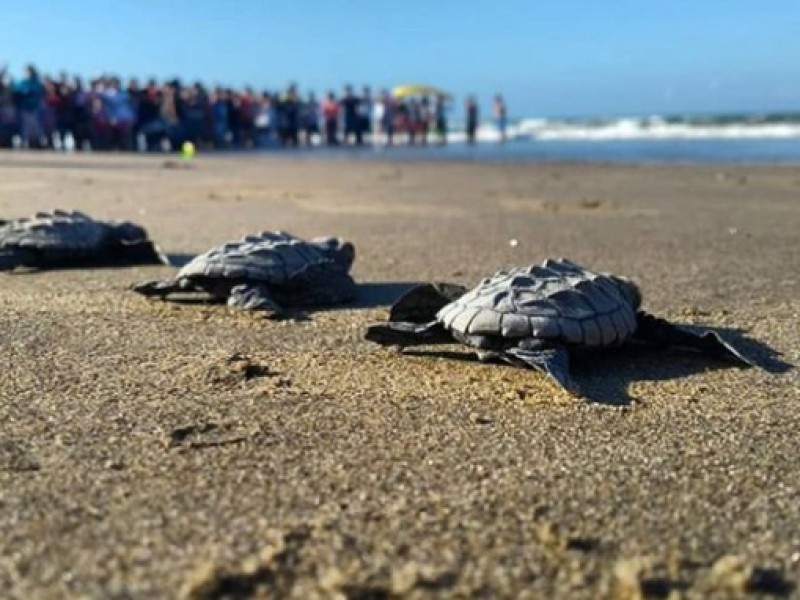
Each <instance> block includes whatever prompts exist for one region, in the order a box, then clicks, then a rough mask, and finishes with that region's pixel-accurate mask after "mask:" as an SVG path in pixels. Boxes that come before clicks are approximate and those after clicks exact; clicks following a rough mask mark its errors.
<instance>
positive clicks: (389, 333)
mask: <svg viewBox="0 0 800 600" xmlns="http://www.w3.org/2000/svg"><path fill="white" fill-rule="evenodd" d="M364 337H365V338H366V339H368V340H369V341H370V342H375V343H376V344H380V345H381V346H418V345H421V344H451V343H453V336H452V335H450V332H449V331H447V330H446V329H445V328H444V327H442V324H441V323H439V322H438V321H431V322H429V323H406V322H397V323H394V322H391V321H390V322H388V323H380V324H377V325H370V326H369V327H367V333H366V334H365V336H364Z"/></svg>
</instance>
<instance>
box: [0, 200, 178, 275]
mask: <svg viewBox="0 0 800 600" xmlns="http://www.w3.org/2000/svg"><path fill="white" fill-rule="evenodd" d="M160 262H161V263H167V264H168V263H169V261H168V260H167V258H166V257H165V256H164V255H163V254H162V253H161V252H160V251H159V249H158V248H157V247H156V246H155V244H153V242H152V241H150V240H149V239H148V237H147V232H146V231H145V230H144V228H143V227H140V226H139V225H136V224H135V223H130V222H128V221H107V222H106V221H97V220H95V219H92V218H91V217H89V216H87V215H85V214H83V213H82V212H78V211H65V210H53V211H52V212H38V213H36V214H35V215H33V216H32V217H28V218H24V219H13V220H9V221H5V220H0V271H10V270H13V269H16V268H17V267H31V268H37V269H47V268H64V267H78V266H93V265H112V264H142V263H160Z"/></svg>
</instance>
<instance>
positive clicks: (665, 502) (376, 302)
mask: <svg viewBox="0 0 800 600" xmlns="http://www.w3.org/2000/svg"><path fill="white" fill-rule="evenodd" d="M176 165H177V166H178V167H179V168H174V167H175V166H176ZM171 167H172V168H171ZM180 167H182V163H169V164H168V165H167V166H165V159H164V158H163V157H140V156H131V157H123V156H117V157H115V156H92V157H62V156H55V155H50V154H28V155H21V154H0V218H13V217H19V216H25V215H27V214H29V213H32V212H33V211H35V210H39V209H50V208H55V207H63V208H78V209H81V210H84V211H86V212H88V213H90V214H91V215H93V216H96V217H99V218H130V219H133V220H136V221H138V222H140V223H142V224H144V225H145V226H146V227H147V228H148V230H149V231H150V233H151V236H152V237H153V238H154V239H155V240H156V241H157V242H158V243H159V244H160V245H161V247H162V248H163V249H164V250H165V251H166V252H168V253H170V254H172V255H173V256H174V257H175V258H176V259H178V260H180V259H185V258H186V257H188V256H191V255H193V254H195V253H197V252H200V251H203V250H205V249H207V248H208V247H209V246H211V245H214V244H217V243H219V242H220V241H223V240H225V239H228V238H235V237H238V236H240V235H242V234H245V233H248V232H252V231H257V230H261V229H284V230H288V231H291V232H293V233H296V234H298V235H302V236H314V235H323V234H337V235H340V236H343V237H346V238H348V239H350V240H352V241H353V242H354V243H355V244H356V246H357V250H358V257H357V260H356V265H355V269H354V275H355V277H356V278H357V279H358V280H359V281H360V282H362V284H363V285H362V289H361V298H360V300H359V302H358V303H357V305H356V306H351V307H344V308H341V309H335V310H325V311H317V312H309V313H308V314H307V315H305V316H303V315H297V316H298V318H297V319H296V320H289V321H270V320H265V319H263V318H261V317H257V316H251V315H245V314H240V313H235V312H232V311H230V310H229V309H227V308H226V307H225V306H219V305H209V304H204V303H192V304H172V303H163V302H153V301H148V300H146V299H143V298H141V297H139V296H137V295H135V294H132V293H131V292H128V291H127V290H126V288H127V286H129V285H130V284H131V283H133V282H137V281H141V280H146V279H153V278H158V277H165V276H169V275H170V274H171V273H173V272H174V270H173V269H171V268H169V267H157V266H156V267H131V268H121V269H94V270H64V271H54V272H34V273H16V274H2V275H0V281H2V286H0V332H1V333H0V340H1V343H0V352H2V365H3V366H2V370H0V532H2V535H0V589H2V590H3V593H2V595H3V596H4V597H7V598H66V597H70V598H72V597H80V598H162V597H163V598H172V597H181V596H182V597H191V598H222V597H230V598H244V597H293V598H314V597H320V598H332V597H338V598H361V599H366V598H393V597H411V598H415V597H417V598H428V597H483V598H518V597H519V598H523V597H530V598H598V597H600V598H602V597H608V598H636V597H661V598H666V597H668V596H669V597H670V598H678V597H696V598H705V597H720V598H728V597H732V596H734V595H736V594H744V595H745V596H747V595H753V597H756V596H758V595H759V594H760V595H764V594H766V595H770V594H772V595H777V596H785V597H800V591H798V587H797V586H798V583H799V581H800V501H798V498H800V461H798V435H799V434H798V432H800V417H799V416H798V409H799V408H800V376H798V373H797V370H794V369H788V370H787V368H786V367H785V365H786V364H787V363H789V364H797V363H798V362H800V325H798V316H799V315H800V299H799V298H800V234H799V233H798V231H800V169H797V168H777V167H775V168H772V167H758V168H756V167H735V168H734V167H718V166H716V167H689V166H670V167H633V166H603V165H558V164H553V165H477V164H412V163H395V164H392V163H389V162H386V163H379V162H342V161H330V162H316V161H313V160H302V161H293V160H291V159H285V158H264V157H239V158H235V159H234V158H217V159H212V158H207V157H201V158H199V159H198V160H196V161H195V162H193V163H192V164H191V165H190V167H191V168H180ZM511 240H517V244H516V245H514V244H511V243H510V241H511ZM548 256H566V257H569V258H571V259H573V260H575V261H577V262H581V263H585V264H586V265H587V266H593V267H596V268H598V269H602V270H608V271H613V272H616V273H620V274H625V275H628V276H631V277H633V278H634V279H635V280H636V281H638V282H639V283H640V284H641V287H642V289H643V293H644V297H645V305H646V307H647V308H648V309H650V310H651V311H652V312H655V313H656V314H659V315H660V316H664V317H668V318H670V319H672V320H675V321H679V322H682V323H691V324H705V325H709V326H712V327H715V328H718V329H719V330H721V331H723V332H726V334H727V335H729V336H730V339H733V340H736V341H737V343H739V344H740V345H741V347H742V348H743V350H744V351H745V352H746V353H748V354H749V355H750V356H751V357H753V358H754V359H756V360H757V361H758V362H759V363H760V364H761V365H762V367H764V368H762V369H749V370H741V369H737V368H731V367H728V366H726V365H721V364H719V363H716V362H713V361H709V360H706V359H703V358H700V357H697V356H693V355H689V354H682V353H678V352H669V353H663V352H646V353H639V354H632V353H630V352H627V353H626V352H619V353H611V354H609V355H603V356H599V357H596V358H595V359H592V360H584V361H581V362H579V363H577V364H575V365H573V374H574V376H575V379H576V380H577V382H578V384H579V385H580V386H581V389H582V390H583V391H584V393H585V396H586V398H584V399H575V398H572V397H570V396H568V395H566V394H564V393H562V392H560V391H559V390H557V389H556V388H554V387H553V386H552V385H551V384H550V383H549V382H548V381H546V380H545V379H544V378H543V377H542V376H541V375H539V374H536V373H533V372H531V371H524V370H521V369H515V368H512V367H505V366H500V365H484V364H480V363H478V362H476V361H475V360H474V358H473V357H472V355H471V354H470V353H469V352H468V351H467V350H465V349H464V348H462V347H460V346H452V347H451V346H446V347H439V348H427V349H426V348H421V349H419V350H415V351H413V352H407V353H406V354H400V353H398V352H396V351H394V350H388V349H382V348H379V347H377V346H373V345H371V344H370V343H368V342H366V341H364V340H363V338H362V335H363V331H364V327H365V326H366V325H367V324H368V323H371V322H374V321H376V320H381V319H384V318H385V315H386V306H387V304H388V303H389V302H390V301H391V300H392V299H393V298H394V297H396V295H397V294H398V293H399V292H400V291H401V290H402V289H404V288H405V287H406V286H408V285H409V284H410V283H412V282H414V281H420V280H428V279H436V280H443V281H454V282H458V283H463V284H473V283H475V282H476V281H477V280H478V279H479V278H481V277H482V276H485V275H487V274H490V273H492V272H493V271H495V270H496V269H498V268H500V267H502V266H507V265H523V264H529V263H532V262H539V261H541V260H542V259H544V258H546V257H548ZM773 351H779V352H782V353H783V356H782V357H779V356H776V355H775V354H774V353H773ZM670 594H673V595H672V596H670Z"/></svg>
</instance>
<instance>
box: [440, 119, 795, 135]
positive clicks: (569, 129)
mask: <svg viewBox="0 0 800 600" xmlns="http://www.w3.org/2000/svg"><path fill="white" fill-rule="evenodd" d="M506 135H507V137H508V139H534V140H548V141H550V140H552V141H557V140H582V141H593V140H596V141H613V140H675V139H685V140H692V139H697V140H701V139H720V140H724V139H790V138H800V118H798V115H794V114H792V115H780V114H778V115H764V116H741V117H739V116H737V117H734V116H726V115H720V116H711V117H693V118H682V117H661V116H653V117H646V118H622V119H596V120H587V121H567V120H548V119H536V118H528V119H521V120H519V121H517V122H516V123H514V124H512V125H510V126H509V127H508V128H507V130H506ZM476 137H477V139H478V141H482V142H495V141H498V140H499V139H500V133H499V131H498V129H497V128H496V127H495V126H494V125H493V124H488V123H487V124H484V125H482V126H481V127H480V128H479V129H478V131H477V135H476ZM463 138H464V136H463V132H461V131H455V132H453V135H452V139H453V141H461V140H462V139H463Z"/></svg>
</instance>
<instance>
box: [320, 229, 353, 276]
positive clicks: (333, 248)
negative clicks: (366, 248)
mask: <svg viewBox="0 0 800 600" xmlns="http://www.w3.org/2000/svg"><path fill="white" fill-rule="evenodd" d="M311 243H313V244H314V245H315V246H317V247H318V248H319V249H320V250H322V252H323V253H324V254H325V255H326V256H328V257H329V258H330V259H331V260H333V262H335V263H336V264H337V265H339V266H340V267H341V268H342V269H344V270H345V271H349V270H350V267H351V266H352V265H353V261H354V260H355V259H356V247H355V246H353V244H351V243H350V242H346V241H344V240H343V239H341V238H334V237H324V238H314V239H313V240H312V242H311Z"/></svg>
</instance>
